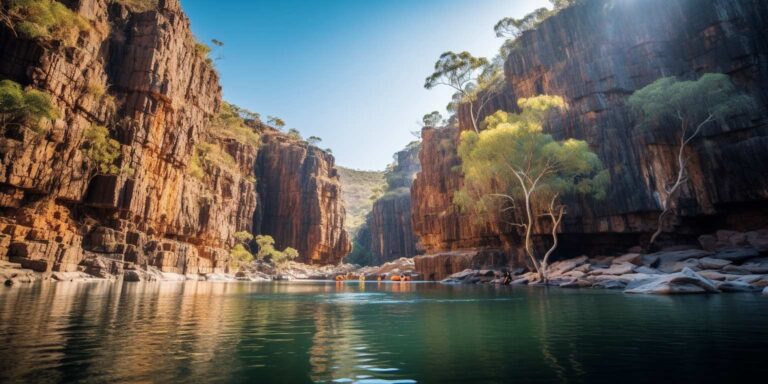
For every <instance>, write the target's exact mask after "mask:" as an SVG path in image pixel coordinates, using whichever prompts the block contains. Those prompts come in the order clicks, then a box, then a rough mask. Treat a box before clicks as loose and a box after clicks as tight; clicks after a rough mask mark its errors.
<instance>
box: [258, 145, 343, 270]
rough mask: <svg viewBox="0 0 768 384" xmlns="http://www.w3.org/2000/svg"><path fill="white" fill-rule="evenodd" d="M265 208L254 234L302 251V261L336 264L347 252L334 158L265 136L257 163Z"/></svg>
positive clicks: (261, 209)
mask: <svg viewBox="0 0 768 384" xmlns="http://www.w3.org/2000/svg"><path fill="white" fill-rule="evenodd" d="M256 169H257V176H256V177H257V179H258V180H259V181H258V191H259V195H260V196H261V198H262V200H261V202H262V203H261V205H260V206H259V209H258V210H257V213H256V216H255V233H259V234H268V235H271V236H272V237H273V238H274V239H275V245H276V246H277V247H278V248H280V249H283V248H284V247H293V248H296V249H297V250H298V251H299V254H300V259H299V260H300V261H303V262H307V263H312V264H335V263H338V262H339V261H340V260H341V258H342V257H344V256H345V255H346V254H347V253H349V251H350V249H351V247H352V246H351V244H350V241H349V237H348V235H347V232H346V230H345V229H344V206H343V204H342V201H341V184H340V182H339V175H338V172H337V171H336V168H334V159H333V156H331V155H329V154H328V153H326V152H324V151H322V150H320V149H319V148H317V147H314V146H310V145H307V144H305V143H299V142H297V141H296V140H294V139H291V138H289V137H287V136H284V135H281V134H276V133H274V132H273V133H265V134H264V135H263V144H262V147H261V149H260V150H259V156H258V161H257V165H256Z"/></svg>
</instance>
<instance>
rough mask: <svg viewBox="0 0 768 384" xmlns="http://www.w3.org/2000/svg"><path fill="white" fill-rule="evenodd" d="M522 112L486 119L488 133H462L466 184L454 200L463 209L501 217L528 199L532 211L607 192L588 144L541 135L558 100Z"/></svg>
mask: <svg viewBox="0 0 768 384" xmlns="http://www.w3.org/2000/svg"><path fill="white" fill-rule="evenodd" d="M518 104H519V106H520V109H521V113H519V114H512V113H506V112H503V111H498V112H496V113H495V114H493V115H491V116H489V117H488V118H486V120H485V125H486V130H484V131H482V132H480V133H479V134H478V133H475V132H471V131H470V132H464V133H463V134H462V136H461V142H460V144H459V148H458V152H459V157H460V158H461V159H462V166H461V169H462V172H463V174H464V182H465V185H464V186H463V188H462V189H461V190H460V191H459V192H457V193H456V195H455V196H454V202H455V203H456V204H458V205H459V206H460V207H462V208H465V209H470V210H471V211H475V212H481V213H492V214H499V213H500V212H501V211H502V210H503V209H505V207H507V208H508V207H509V204H510V202H511V201H512V200H515V201H516V202H517V205H516V207H517V209H520V208H521V207H520V200H521V199H524V198H525V195H526V194H530V196H529V197H530V199H531V206H532V207H533V209H534V210H543V209H545V207H547V206H548V205H549V203H550V201H551V200H552V199H553V198H556V197H557V196H562V195H563V194H568V193H582V194H591V195H594V196H595V197H597V198H600V197H602V196H603V195H604V193H605V185H606V183H607V178H608V174H607V172H605V171H603V170H602V165H601V163H600V160H599V159H598V157H597V155H595V154H594V153H593V152H591V151H590V149H589V146H588V145H587V143H586V142H584V141H580V140H574V139H568V140H565V141H555V140H554V139H553V138H552V136H551V135H548V134H545V133H543V131H542V128H543V124H544V121H545V120H546V115H547V113H549V112H550V111H551V110H552V109H556V108H562V107H563V105H564V103H563V100H562V99H561V98H559V97H554V96H539V97H534V98H531V99H521V100H519V103H518Z"/></svg>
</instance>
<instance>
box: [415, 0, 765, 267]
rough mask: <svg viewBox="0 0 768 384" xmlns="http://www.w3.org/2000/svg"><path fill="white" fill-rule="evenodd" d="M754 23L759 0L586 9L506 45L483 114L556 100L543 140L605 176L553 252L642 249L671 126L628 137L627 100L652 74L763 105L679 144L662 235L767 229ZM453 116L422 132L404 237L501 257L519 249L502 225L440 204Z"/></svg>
mask: <svg viewBox="0 0 768 384" xmlns="http://www.w3.org/2000/svg"><path fill="white" fill-rule="evenodd" d="M766 15H768V3H765V2H763V1H759V0H737V1H725V0H701V1H699V0H676V1H669V0H646V1H614V0H588V1H585V2H582V4H579V5H577V6H573V7H570V8H567V9H565V10H562V11H561V12H560V13H558V14H557V15H555V16H553V17H550V18H549V19H547V20H545V21H544V22H543V23H542V24H541V25H540V26H539V27H538V28H537V29H536V30H533V31H530V32H526V33H524V34H523V36H521V37H520V38H519V42H518V43H519V45H518V48H517V49H515V50H513V51H512V53H511V54H510V56H509V57H508V58H507V60H506V64H505V77H506V83H507V84H506V89H505V91H503V92H502V93H501V94H499V95H497V96H496V99H495V100H494V104H496V105H495V106H494V108H488V109H487V110H485V111H483V113H482V115H485V114H487V113H492V112H493V111H495V110H496V109H505V110H510V111H514V110H515V109H516V105H515V100H516V99H517V98H519V97H531V96H536V95H539V94H552V95H559V96H562V97H564V98H565V100H566V102H567V103H568V104H569V108H568V110H567V112H566V113H564V114H563V115H562V116H559V117H558V118H556V119H554V120H553V121H550V122H549V124H548V125H547V127H546V128H545V129H546V130H547V131H548V132H550V133H552V134H553V135H554V136H555V137H556V138H558V139H563V138H566V137H573V138H578V139H583V140H586V141H587V142H588V143H589V144H590V146H591V147H592V148H593V150H595V151H596V153H597V154H598V155H599V156H600V158H601V159H602V161H603V162H604V164H605V165H606V167H607V168H608V169H609V171H610V173H611V184H610V188H609V195H608V198H607V199H606V200H605V201H601V202H594V201H571V202H569V214H568V216H567V218H566V221H565V223H564V227H563V236H562V240H563V243H564V244H563V245H562V247H561V250H562V251H563V252H570V253H574V254H576V253H578V252H593V253H594V252H606V253H610V252H614V251H618V250H620V249H622V248H624V249H626V248H627V247H630V246H632V245H636V244H638V243H641V242H642V241H643V240H644V239H647V238H648V236H649V233H650V232H652V230H653V229H655V219H656V217H657V215H658V213H659V210H660V207H659V204H658V203H657V201H656V199H655V198H654V192H655V191H657V190H659V189H660V188H662V185H663V184H664V182H665V180H668V179H670V178H671V177H672V173H673V172H674V171H675V169H673V167H671V166H670V164H674V162H673V161H672V160H673V159H674V156H675V152H674V151H675V146H676V140H677V138H676V134H677V128H675V127H670V129H669V130H668V131H666V132H661V133H656V134H648V133H644V132H642V131H640V129H639V128H635V122H634V121H633V117H632V114H631V112H630V111H629V109H628V108H627V106H626V99H627V97H628V96H629V95H630V94H631V93H632V92H634V91H636V90H638V89H640V88H642V87H644V86H645V85H648V84H650V83H651V82H653V81H654V80H656V79H657V78H659V77H662V76H672V75H674V76H682V77H687V78H696V77H698V76H700V75H701V74H704V73H707V72H722V73H727V74H729V75H730V76H731V78H732V79H733V81H734V82H735V83H736V84H737V86H739V87H740V88H741V89H743V90H745V91H746V92H748V93H750V94H751V95H752V96H754V97H755V98H756V99H757V100H758V102H759V104H760V105H761V106H762V107H763V110H762V111H758V112H755V113H754V114H752V115H750V116H737V117H734V118H732V119H729V120H728V121H727V122H726V123H724V124H712V125H710V126H709V127H708V128H707V129H706V132H705V133H704V134H703V137H702V138H701V139H698V140H696V142H695V144H694V145H693V146H692V148H691V150H690V153H689V156H690V157H691V159H692V160H691V167H690V169H689V170H690V173H691V177H690V181H689V183H688V185H686V188H685V190H684V191H683V193H682V194H681V199H680V203H679V205H678V209H679V212H680V215H679V217H678V218H677V219H676V222H674V223H671V225H670V228H669V230H670V232H672V231H674V233H675V234H676V237H677V239H676V241H680V240H688V239H693V238H695V236H696V235H698V234H701V233H707V232H713V231H714V230H715V229H719V228H733V229H738V230H749V229H754V228H760V227H762V226H764V225H765V224H766V217H768V216H767V215H766V211H767V210H768V204H767V203H766V199H768V177H766V173H765V170H766V169H768V168H767V166H768V125H767V124H766V118H765V108H764V107H765V105H766V104H767V103H768V38H766V36H768V33H766V32H768V19H766ZM465 112H466V108H464V109H463V110H460V114H459V121H460V124H459V129H458V130H456V129H453V130H452V129H442V130H435V129H427V130H424V131H423V139H424V145H423V150H422V154H421V161H422V168H423V169H422V172H421V173H420V174H419V176H418V178H417V180H416V182H415V184H414V188H413V193H412V199H413V207H414V208H413V215H414V230H415V231H416V233H417V234H418V236H419V238H420V244H421V246H422V247H423V249H424V250H425V251H426V252H428V253H439V252H442V251H447V250H456V249H471V248H478V247H480V248H499V247H501V248H503V249H505V250H506V251H507V252H512V253H514V252H516V250H515V248H516V246H515V244H517V243H518V241H519V240H517V236H516V235H515V234H514V233H513V231H512V229H511V228H509V227H505V226H500V225H497V224H496V223H477V222H476V220H472V218H471V217H468V216H466V215H462V214H461V213H459V212H457V211H456V210H455V208H454V207H453V206H452V204H451V197H452V195H453V192H454V191H456V190H457V189H458V188H459V187H460V185H461V177H460V175H458V174H457V173H455V172H453V171H452V169H453V167H454V166H456V165H458V164H459V160H458V159H457V157H456V150H455V146H456V143H457V140H458V133H459V132H458V131H459V130H466V129H470V127H471V124H470V121H469V118H468V116H467V113H465ZM667 239H668V240H671V239H672V236H667ZM542 241H546V239H544V240H542Z"/></svg>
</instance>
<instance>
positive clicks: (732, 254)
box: [712, 248, 760, 262]
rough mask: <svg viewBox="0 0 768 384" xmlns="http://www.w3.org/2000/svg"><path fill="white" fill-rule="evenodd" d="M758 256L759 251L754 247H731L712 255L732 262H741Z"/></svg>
mask: <svg viewBox="0 0 768 384" xmlns="http://www.w3.org/2000/svg"><path fill="white" fill-rule="evenodd" d="M758 256H760V252H758V251H757V250H756V249H754V248H732V249H726V250H723V251H720V252H717V253H716V254H714V255H713V256H712V257H713V258H715V259H721V260H729V261H732V262H742V261H745V260H749V259H751V258H755V257H758Z"/></svg>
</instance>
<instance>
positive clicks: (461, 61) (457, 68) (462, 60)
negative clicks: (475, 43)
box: [424, 51, 488, 92]
mask: <svg viewBox="0 0 768 384" xmlns="http://www.w3.org/2000/svg"><path fill="white" fill-rule="evenodd" d="M486 65H488V60H487V59H485V58H483V57H474V56H472V54H471V53H469V52H466V51H464V52H460V53H455V52H452V51H449V52H445V53H443V54H442V55H440V58H439V59H438V60H437V62H435V70H434V72H433V73H432V74H431V75H429V77H427V79H426V80H425V81H424V88H426V89H432V88H434V87H436V86H438V85H447V86H449V87H451V88H454V89H455V90H457V91H458V92H465V91H466V87H467V85H468V84H470V83H472V82H473V81H475V79H476V78H477V76H478V75H479V74H480V72H482V70H483V68H484V67H485V66H486Z"/></svg>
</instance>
